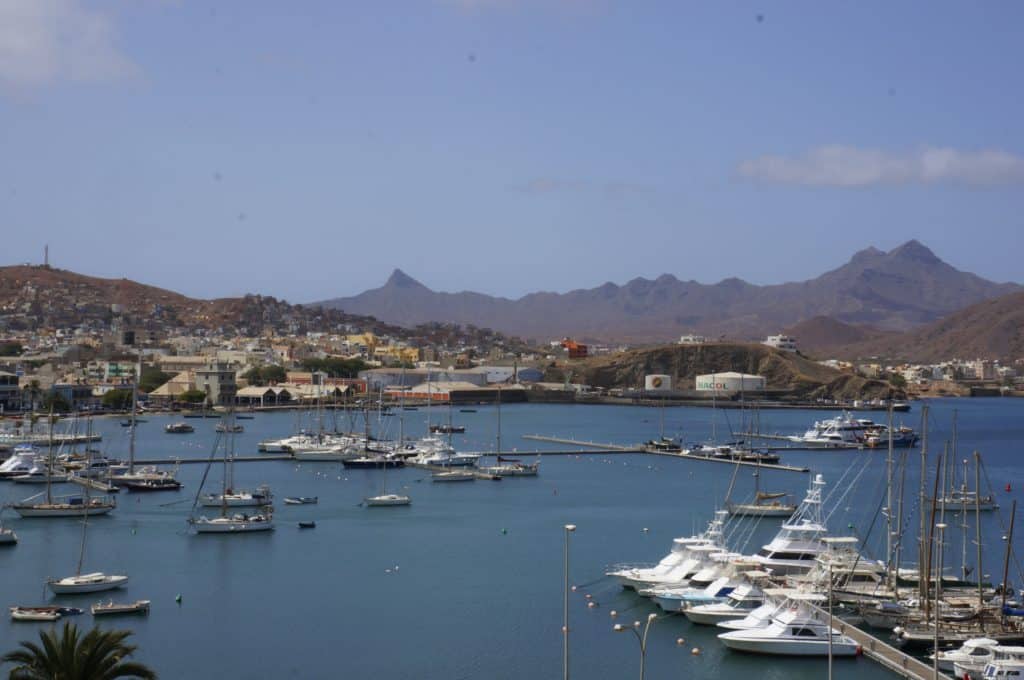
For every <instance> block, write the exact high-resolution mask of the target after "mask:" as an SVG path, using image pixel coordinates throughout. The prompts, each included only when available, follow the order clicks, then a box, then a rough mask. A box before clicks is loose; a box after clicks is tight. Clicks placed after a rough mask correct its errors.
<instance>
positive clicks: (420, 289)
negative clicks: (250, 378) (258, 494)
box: [320, 241, 1022, 343]
mask: <svg viewBox="0 0 1024 680" xmlns="http://www.w3.org/2000/svg"><path fill="white" fill-rule="evenodd" d="M1019 290H1022V288H1021V287H1020V286H1018V285H1016V284H1000V283H993V282H991V281H987V280H985V279H983V278H981V277H979V276H976V275H974V274H970V273H967V272H962V271H960V270H958V269H956V268H954V267H952V266H950V265H949V264H947V263H945V262H943V261H942V260H940V259H939V258H938V257H936V256H935V254H934V253H933V252H932V251H931V250H929V249H928V248H926V247H925V246H923V245H922V244H921V243H918V242H917V241H909V242H907V243H905V244H903V245H902V246H900V247H898V248H894V249H893V250H891V251H889V252H883V251H881V250H878V249H876V248H868V249H866V250H862V251H861V252H859V253H857V254H856V255H854V256H853V258H851V259H850V261H849V262H848V263H847V264H845V265H843V266H842V267H839V268H838V269H835V270H832V271H830V272H827V273H825V274H823V275H821V276H819V277H817V278H815V279H812V280H809V281H803V282H799V283H784V284H778V285H769V286H757V285H753V284H750V283H747V282H745V281H743V280H741V279H737V278H730V279H725V280H723V281H721V282H719V283H716V284H712V285H707V284H702V283H697V282H696V281H683V280H680V279H678V278H676V277H675V276H673V275H671V274H665V275H662V276H660V277H658V278H657V279H654V280H649V279H643V278H638V279H634V280H632V281H630V282H629V283H627V284H625V285H622V286H620V285H616V284H614V283H606V284H604V285H603V286H600V287H598V288H592V289H586V290H574V291H570V292H568V293H533V294H530V295H526V296H524V297H522V298H519V299H516V300H511V299H508V298H501V297H492V296H489V295H482V294H480V293H472V292H462V293H443V292H436V291H433V290H431V289H430V288H428V287H427V286H425V285H423V284H422V283H420V282H418V281H416V280H415V279H413V278H411V277H410V276H408V275H407V274H405V273H404V272H401V271H399V270H395V272H394V273H393V274H392V275H391V277H390V278H389V279H388V281H387V283H385V284H384V286H382V287H380V288H375V289H373V290H368V291H366V292H364V293H361V294H359V295H356V296H354V297H346V298H336V299H333V300H328V301H326V302H323V303H320V304H323V305H324V306H326V307H328V308H332V309H343V310H345V311H347V312H350V313H356V314H373V315H375V316H377V317H378V318H380V319H382V320H384V321H387V322H390V323H396V324H400V325H407V326H408V325H415V324H417V323H422V322H425V321H448V322H455V323H463V324H466V323H471V324H474V325H477V326H484V327H489V328H494V329H496V330H499V331H503V332H506V333H514V334H516V335H519V336H523V337H534V338H554V337H562V336H567V335H568V336H573V337H575V338H577V339H583V340H586V339H596V340H614V341H625V342H636V343H643V342H664V341H666V340H670V339H672V338H674V337H678V336H679V335H680V334H683V333H691V332H697V333H702V334H704V335H710V336H712V337H718V336H720V335H723V334H724V335H728V336H730V337H733V338H743V339H754V338H757V337H761V336H764V335H765V334H767V333H774V332H778V331H779V330H780V329H782V328H785V327H787V326H791V325H793V324H796V323H799V322H801V321H803V320H806V319H811V318H814V317H816V316H828V317H831V318H833V319H836V320H838V321H841V322H843V323H847V324H867V325H871V326H874V327H876V328H879V329H882V330H898V331H903V330H908V329H911V328H914V327H916V326H919V325H922V324H925V323H929V322H931V321H934V320H936V319H938V318H941V317H942V316H945V315H947V314H949V313H951V312H954V311H956V310H959V309H962V308H963V307H966V306H968V305H971V304H974V303H977V302H979V301H982V300H986V299H990V298H994V297H998V296H1000V295H1004V294H1008V293H1011V292H1016V291H1019Z"/></svg>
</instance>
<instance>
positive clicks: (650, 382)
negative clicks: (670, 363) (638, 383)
mask: <svg viewBox="0 0 1024 680" xmlns="http://www.w3.org/2000/svg"><path fill="white" fill-rule="evenodd" d="M671 389H672V376H670V375H665V374H664V373H654V374H651V375H647V376H644V390H645V391H647V392H667V391H669V390H671Z"/></svg>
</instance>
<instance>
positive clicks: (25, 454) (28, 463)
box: [0, 446, 41, 480]
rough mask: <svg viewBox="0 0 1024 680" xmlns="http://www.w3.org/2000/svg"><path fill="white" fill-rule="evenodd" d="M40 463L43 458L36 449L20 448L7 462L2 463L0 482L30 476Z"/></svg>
mask: <svg viewBox="0 0 1024 680" xmlns="http://www.w3.org/2000/svg"><path fill="white" fill-rule="evenodd" d="M39 462H41V456H40V454H39V453H38V452H37V451H36V450H35V449H33V448H32V447H31V446H18V447H16V448H15V449H14V453H12V454H11V456H10V457H9V458H8V459H7V460H5V461H4V462H3V463H0V480H2V479H11V478H13V477H19V476H21V475H25V474H28V473H29V471H30V470H32V468H34V467H36V465H37V464H38V463H39Z"/></svg>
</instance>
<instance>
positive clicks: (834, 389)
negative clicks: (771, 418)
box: [549, 343, 902, 399]
mask: <svg viewBox="0 0 1024 680" xmlns="http://www.w3.org/2000/svg"><path fill="white" fill-rule="evenodd" d="M558 370H559V371H560V372H561V373H562V375H561V376H560V375H558V374H555V375H550V376H549V378H552V379H558V378H559V377H564V375H565V372H566V371H571V372H572V380H573V381H574V382H582V383H586V384H589V385H594V386H596V387H607V388H611V387H624V386H625V387H636V386H639V385H642V384H643V378H644V376H645V375H648V374H651V373H664V374H667V375H671V376H672V380H673V383H672V384H673V386H675V387H677V388H678V389H693V388H694V386H695V379H696V377H697V376H698V375H702V374H706V373H724V372H726V371H739V372H741V373H752V374H756V375H761V376H764V377H765V378H766V379H767V382H768V389H770V390H785V391H788V392H790V393H791V394H792V396H794V397H799V398H801V399H818V398H823V399H874V398H887V397H889V396H890V394H891V393H894V392H895V393H896V394H898V395H902V393H901V392H899V391H898V390H895V388H893V386H892V385H890V384H889V383H887V382H885V381H883V380H869V379H867V378H862V377H860V376H856V375H853V374H851V373H843V372H840V371H837V370H835V369H832V368H829V367H827V366H822V365H821V364H819V363H817V362H814V361H811V360H809V359H807V358H805V357H802V356H800V355H798V354H794V353H792V352H782V351H779V350H776V349H772V348H771V347H766V346H764V345H758V344H738V343H712V344H706V345H666V346H663V347H655V348H652V349H642V350H632V351H629V352H621V353H617V354H610V355H604V356H599V357H592V358H590V359H585V360H582V361H579V362H575V361H574V362H572V363H571V364H569V365H567V366H565V367H561V368H559V369H558Z"/></svg>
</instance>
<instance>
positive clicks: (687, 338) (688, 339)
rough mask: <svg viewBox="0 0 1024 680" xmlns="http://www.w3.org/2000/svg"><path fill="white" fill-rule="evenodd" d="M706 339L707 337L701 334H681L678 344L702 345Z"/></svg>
mask: <svg viewBox="0 0 1024 680" xmlns="http://www.w3.org/2000/svg"><path fill="white" fill-rule="evenodd" d="M707 341H708V339H707V337H705V336H703V335H683V336H680V338H679V344H680V345H703V344H705V343H707Z"/></svg>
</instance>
